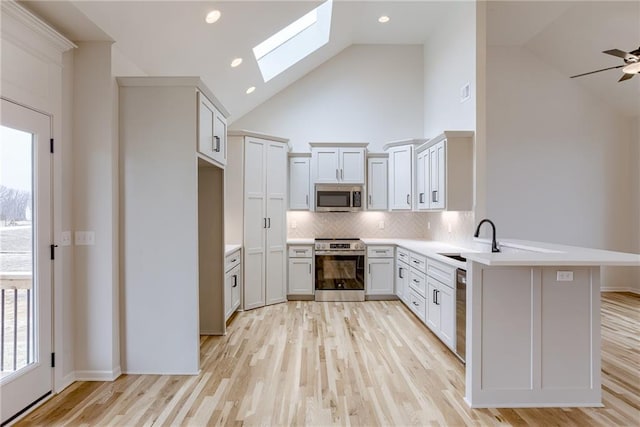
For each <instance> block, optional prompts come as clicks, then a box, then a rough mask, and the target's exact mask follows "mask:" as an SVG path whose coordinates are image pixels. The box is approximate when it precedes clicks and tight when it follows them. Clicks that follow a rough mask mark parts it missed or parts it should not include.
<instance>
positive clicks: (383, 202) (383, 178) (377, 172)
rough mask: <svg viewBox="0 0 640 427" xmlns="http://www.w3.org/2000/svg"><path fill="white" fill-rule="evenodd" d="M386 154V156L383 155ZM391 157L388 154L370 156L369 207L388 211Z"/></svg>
mask: <svg viewBox="0 0 640 427" xmlns="http://www.w3.org/2000/svg"><path fill="white" fill-rule="evenodd" d="M382 156H384V157H382ZM388 169H389V159H388V155H387V154H382V155H375V157H374V156H370V157H369V158H368V159H367V192H368V193H369V195H368V197H367V209H368V210H370V211H386V210H387V208H388V203H387V189H388V188H389V173H388V172H389V170H388Z"/></svg>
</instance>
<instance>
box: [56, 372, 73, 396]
mask: <svg viewBox="0 0 640 427" xmlns="http://www.w3.org/2000/svg"><path fill="white" fill-rule="evenodd" d="M76 381H77V379H76V373H75V372H70V373H68V374H67V375H65V376H64V377H63V378H62V379H61V380H60V384H54V386H55V387H54V388H55V393H61V392H62V391H63V390H64V389H65V388H67V387H69V386H70V385H71V384H73V383H75V382H76Z"/></svg>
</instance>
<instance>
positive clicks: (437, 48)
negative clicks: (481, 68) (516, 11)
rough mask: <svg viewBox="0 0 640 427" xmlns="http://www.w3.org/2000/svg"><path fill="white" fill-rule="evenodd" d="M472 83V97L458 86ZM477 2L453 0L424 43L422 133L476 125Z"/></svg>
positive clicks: (432, 135) (429, 134) (471, 128)
mask: <svg viewBox="0 0 640 427" xmlns="http://www.w3.org/2000/svg"><path fill="white" fill-rule="evenodd" d="M467 82H468V83H470V84H471V98H470V99H469V100H467V101H465V102H463V103H461V102H460V89H461V88H462V86H463V85H464V84H465V83H467ZM475 91H476V4H475V2H470V1H465V2H452V4H451V7H450V8H449V11H448V13H447V14H446V18H445V19H444V20H443V22H441V23H440V25H438V27H437V28H436V29H435V30H434V31H433V33H432V34H431V35H430V36H429V37H428V38H427V40H426V41H425V43H424V136H425V137H426V138H433V137H435V136H437V135H439V134H441V133H442V132H443V131H445V130H475V128H476V105H475V102H476V97H475Z"/></svg>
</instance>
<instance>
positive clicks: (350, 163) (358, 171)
mask: <svg viewBox="0 0 640 427" xmlns="http://www.w3.org/2000/svg"><path fill="white" fill-rule="evenodd" d="M339 156H340V182H342V183H344V184H364V149H363V148H341V149H340V151H339Z"/></svg>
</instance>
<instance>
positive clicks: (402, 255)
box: [396, 248, 409, 264]
mask: <svg viewBox="0 0 640 427" xmlns="http://www.w3.org/2000/svg"><path fill="white" fill-rule="evenodd" d="M396 257H397V259H398V261H401V262H404V263H405V264H409V251H408V250H406V249H404V248H398V249H397V250H396Z"/></svg>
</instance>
